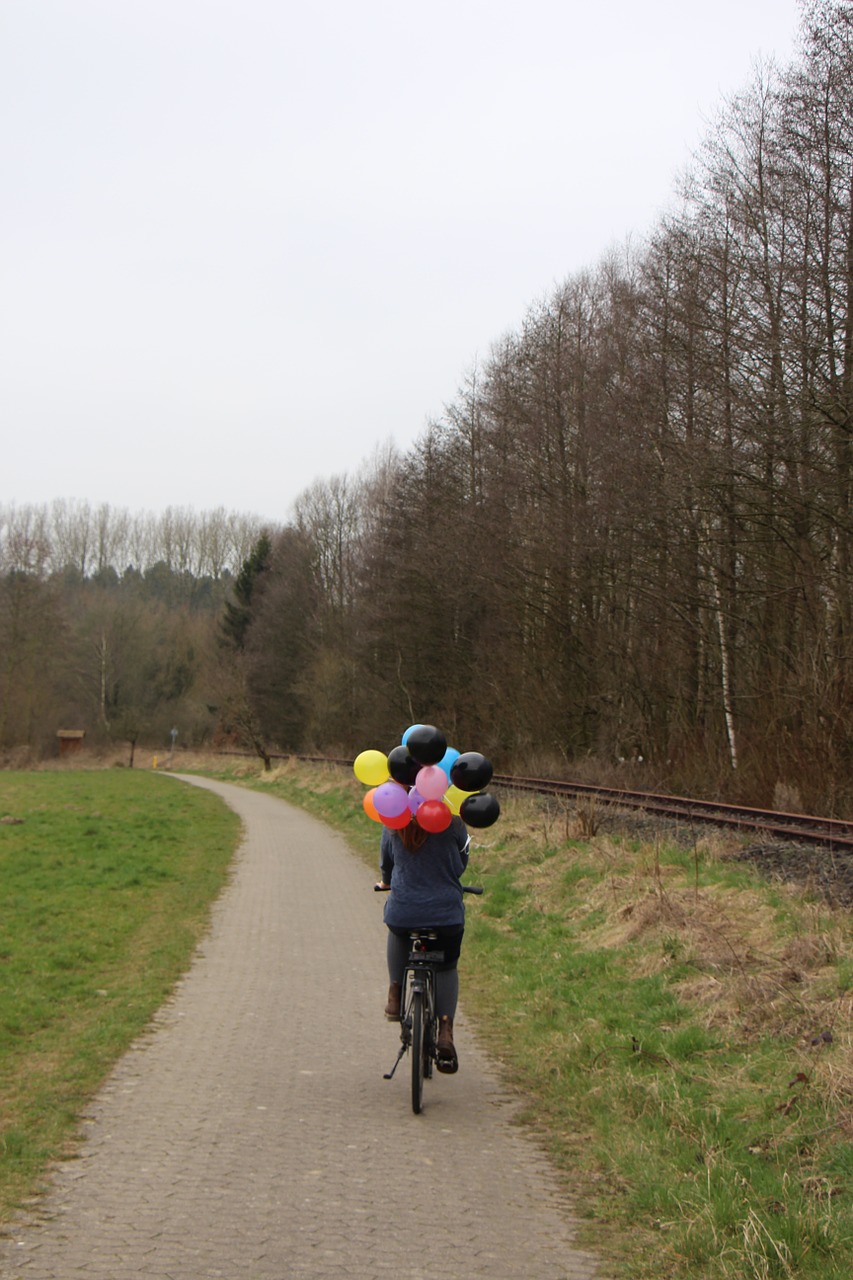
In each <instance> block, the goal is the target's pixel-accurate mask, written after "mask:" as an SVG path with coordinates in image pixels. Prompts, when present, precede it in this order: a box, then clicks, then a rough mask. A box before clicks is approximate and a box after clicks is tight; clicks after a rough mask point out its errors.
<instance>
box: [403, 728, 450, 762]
mask: <svg viewBox="0 0 853 1280" xmlns="http://www.w3.org/2000/svg"><path fill="white" fill-rule="evenodd" d="M406 750H407V751H408V752H409V755H412V756H414V757H415V759H416V760H417V761H419V762H420V763H421V764H438V762H439V760H442V759H443V758H444V753H445V752H446V750H447V739H446V738H445V736H444V734H443V733H440V732H439V730H438V729H436V727H435V725H432V724H418V725H415V727H414V729H412V731H411V733H410V734H409V736H408V738H407V739H406Z"/></svg>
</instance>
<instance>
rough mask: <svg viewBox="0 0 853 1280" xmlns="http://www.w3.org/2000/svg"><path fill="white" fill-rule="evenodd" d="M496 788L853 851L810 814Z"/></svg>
mask: <svg viewBox="0 0 853 1280" xmlns="http://www.w3.org/2000/svg"><path fill="white" fill-rule="evenodd" d="M218 754H220V755H250V754H251V753H250V752H243V751H224V752H219V753H218ZM270 759H272V760H286V759H295V760H304V761H305V762H306V763H310V764H334V765H342V766H346V767H347V768H352V760H348V759H344V758H341V757H337V756H303V755H292V756H285V755H276V754H272V755H271V756H270ZM492 782H493V783H495V784H497V785H498V786H500V787H505V788H506V789H507V790H508V791H527V792H534V793H536V794H537V795H546V796H558V797H563V798H565V799H570V800H587V801H589V802H590V803H595V804H606V805H613V806H614V807H618V808H621V809H636V810H638V811H642V812H644V813H648V814H657V815H658V816H659V817H662V818H670V819H673V820H679V819H681V820H682V821H686V822H703V823H707V824H708V826H716V827H734V828H737V829H738V830H740V831H754V832H756V834H758V835H763V836H765V837H768V836H773V837H775V838H777V839H779V840H788V841H793V842H794V843H804V844H815V845H821V846H823V847H824V848H831V849H838V850H840V851H844V850H848V849H849V850H851V851H853V822H844V821H841V820H839V819H837V818H819V817H813V816H811V815H810V814H805V813H780V812H777V811H776V810H773V809H753V808H750V807H749V806H747V805H734V804H721V803H719V802H718V801H716V800H697V799H694V798H692V797H689V796H670V795H661V794H657V793H655V792H653V791H628V790H625V789H623V788H621V787H597V786H592V785H591V784H589V783H583V782H561V781H558V780H556V779H553V778H519V777H514V776H512V775H509V774H499V773H496V774H495V775H494V776H493V778H492Z"/></svg>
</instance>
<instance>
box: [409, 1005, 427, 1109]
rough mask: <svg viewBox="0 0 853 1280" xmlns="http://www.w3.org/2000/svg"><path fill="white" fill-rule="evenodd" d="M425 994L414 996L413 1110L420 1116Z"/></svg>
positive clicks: (422, 1082)
mask: <svg viewBox="0 0 853 1280" xmlns="http://www.w3.org/2000/svg"><path fill="white" fill-rule="evenodd" d="M424 1048H425V1043H424V993H423V992H422V991H416V992H415V993H414V994H413V996H412V1048H411V1054H412V1110H413V1111H414V1113H415V1115H419V1114H420V1111H421V1109H422V1107H423V1105H424Z"/></svg>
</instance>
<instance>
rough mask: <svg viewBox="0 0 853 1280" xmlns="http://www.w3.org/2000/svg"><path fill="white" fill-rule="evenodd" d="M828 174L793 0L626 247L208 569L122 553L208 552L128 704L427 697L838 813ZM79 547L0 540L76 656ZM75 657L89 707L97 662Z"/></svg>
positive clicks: (847, 569)
mask: <svg viewBox="0 0 853 1280" xmlns="http://www.w3.org/2000/svg"><path fill="white" fill-rule="evenodd" d="M852 191H853V7H851V6H849V5H847V4H843V3H840V2H838V0H815V2H814V3H807V4H806V5H804V7H803V27H802V43H801V51H800V54H799V56H798V58H797V60H796V62H795V63H794V64H793V65H791V66H790V67H787V68H781V69H780V68H772V67H763V68H761V69H759V70H758V71H757V72H756V75H755V79H754V81H753V83H752V84H751V85H750V86H748V87H747V88H746V89H745V90H744V91H743V92H742V93H741V94H739V95H738V96H737V97H735V98H734V99H733V100H732V101H730V102H728V103H727V104H726V105H725V107H724V109H723V110H722V112H721V114H720V117H719V120H718V122H717V124H716V126H715V127H714V128H713V130H712V131H711V132H710V134H709V136H708V138H707V139H706V142H705V145H704V147H703V149H702V151H701V153H700V154H699V155H698V156H697V158H696V160H695V163H694V164H693V166H692V169H691V172H690V173H689V175H687V176H686V177H685V179H684V182H683V183H682V185H681V188H680V190H679V192H678V199H677V204H676V207H675V208H674V209H673V211H672V212H671V213H670V214H669V215H668V216H667V217H665V218H663V219H662V220H661V222H660V224H659V225H658V227H657V228H656V229H655V231H654V233H653V234H652V235H651V236H650V237H649V238H648V240H647V242H646V243H645V244H643V245H642V246H638V247H636V248H634V249H632V250H626V251H625V252H624V253H622V254H619V255H617V254H615V253H614V254H612V255H610V256H609V257H608V258H607V259H606V260H604V261H603V262H601V263H600V264H599V265H598V266H596V267H595V268H591V269H590V270H589V271H586V272H583V273H580V274H579V275H577V276H575V277H572V278H570V279H569V280H567V281H566V282H565V283H564V284H563V285H561V286H560V287H559V288H557V289H555V290H554V292H553V293H552V294H551V296H549V297H546V298H544V299H542V300H541V301H540V302H539V303H537V304H536V305H535V306H533V307H531V309H530V311H529V312H528V314H527V315H526V316H525V317H524V319H523V321H522V323H521V325H520V326H519V328H518V330H517V331H516V332H512V333H509V334H507V335H505V336H504V337H503V338H502V339H500V340H499V341H497V342H496V343H495V344H494V346H493V348H492V350H491V352H490V354H489V356H488V358H487V359H485V360H484V361H483V362H482V364H481V365H479V366H478V367H477V368H475V369H473V370H471V371H470V373H469V374H468V376H467V377H466V378H465V379H464V382H463V385H462V387H461V389H460V391H459V394H458V396H457V398H456V399H455V401H454V402H453V403H452V404H450V405H449V406H448V407H447V409H446V411H445V413H444V414H443V416H442V417H441V419H440V420H438V421H436V422H434V423H433V424H432V425H431V427H430V428H429V429H428V430H427V431H426V432H425V433H424V435H423V436H422V438H421V439H420V440H419V441H418V442H417V444H416V445H415V446H414V447H413V448H412V449H410V450H409V451H407V452H406V453H405V454H398V453H396V452H395V451H394V450H393V449H391V448H389V449H388V450H387V451H386V452H385V453H384V454H382V455H378V456H377V457H375V458H373V459H372V460H371V461H370V462H369V463H367V464H366V465H365V467H364V468H363V470H362V471H361V472H360V473H359V474H358V475H357V476H355V477H348V476H338V477H334V478H332V479H331V480H328V481H321V482H318V483H317V484H315V485H314V486H313V487H312V488H311V489H310V490H309V491H308V492H306V493H305V494H303V495H302V497H301V499H300V500H299V502H298V503H297V504H296V508H295V513H294V516H293V518H292V519H291V520H290V521H289V522H288V523H287V524H285V525H284V526H283V527H281V528H279V529H277V530H267V531H265V532H264V533H263V536H259V534H260V531H259V530H257V529H256V530H254V531H253V532H254V534H255V536H254V540H253V542H252V545H251V549H250V550H248V551H247V549H246V547H245V545H244V546H242V547H241V549H240V552H239V555H240V556H241V557H242V558H241V559H240V563H239V567H238V564H237V559H236V558H235V557H234V555H233V553H231V554H232V558H231V559H230V560H229V559H228V557H221V558H220V559H219V560H216V558H208V559H205V558H204V557H202V556H200V555H199V554H198V553H197V551H196V552H194V553H193V554H195V555H196V558H195V559H193V558H192V556H191V555H189V554H186V555H185V554H184V553H183V552H178V551H177V550H175V549H174V548H175V547H176V546H177V545H178V544H177V543H176V542H175V540H174V538H173V539H172V541H171V542H169V547H170V550H169V552H168V553H166V552H164V551H162V550H161V551H158V552H157V553H156V555H155V558H154V560H153V563H151V562H150V561H149V560H146V561H145V564H146V566H147V567H146V568H144V569H142V570H141V572H143V573H147V572H149V570H150V569H153V568H154V565H156V564H158V563H160V562H162V564H163V565H165V566H166V568H167V569H168V572H169V573H172V574H178V575H189V578H190V579H192V578H194V577H204V576H209V577H210V578H211V580H212V581H214V582H216V583H218V584H219V585H220V587H222V586H223V582H224V570H225V568H226V566H228V567H229V569H230V571H231V572H232V574H234V577H233V579H232V580H231V581H230V582H229V583H228V592H227V593H225V592H224V591H223V592H222V594H221V596H220V597H218V598H214V597H215V593H213V594H212V595H211V600H210V606H209V609H208V612H207V613H206V614H204V615H202V614H200V613H199V612H198V611H196V613H195V614H193V612H192V611H191V609H190V608H189V606H188V604H187V602H186V600H184V601H183V602H180V601H179V602H175V603H171V602H170V603H168V604H163V605H162V606H161V607H162V609H163V610H164V613H163V615H162V619H161V625H158V626H156V627H154V628H153V633H152V635H151V636H150V643H151V644H153V645H154V658H152V663H153V667H152V669H153V670H154V671H155V673H156V679H155V680H154V683H153V685H152V686H151V687H152V688H153V689H154V690H155V691H156V696H157V698H159V699H161V700H163V705H164V706H165V707H166V708H169V706H170V701H169V700H170V699H172V700H173V704H174V705H177V704H179V703H180V701H181V700H182V699H183V701H184V703H185V705H187V706H188V707H189V706H190V705H192V706H193V707H194V708H195V712H196V714H195V718H193V716H192V715H191V716H189V718H188V720H187V723H188V724H190V725H195V729H194V730H193V731H194V732H198V733H202V732H205V733H212V732H213V731H214V729H215V730H217V731H218V732H219V733H220V734H226V735H230V736H231V737H232V738H236V737H240V738H242V739H243V740H244V741H251V742H252V743H253V744H254V745H255V747H256V749H259V750H260V751H261V752H263V750H264V748H265V746H266V748H269V746H271V745H275V746H277V747H279V748H284V749H297V750H298V749H302V750H307V749H318V750H328V751H331V752H335V753H340V752H344V751H346V752H352V751H357V750H360V749H362V748H363V747H367V746H384V745H386V744H387V746H388V747H390V746H391V745H393V743H394V741H395V735H397V734H398V733H399V731H400V730H401V729H403V728H405V727H406V725H407V724H409V723H411V722H412V721H413V720H423V719H427V720H429V721H431V722H434V723H436V724H439V725H440V727H441V728H442V729H444V730H445V731H446V732H447V733H448V734H449V735H450V737H451V740H452V741H453V743H454V745H456V746H457V747H458V748H459V749H460V750H465V749H477V750H482V751H485V752H487V753H488V754H491V755H493V756H494V757H495V758H496V759H497V760H498V762H499V764H500V766H501V767H502V769H504V770H505V771H507V772H510V771H513V770H514V771H517V772H532V771H534V770H535V769H537V768H539V767H541V768H553V767H554V765H555V763H556V764H559V763H560V762H562V764H563V766H564V767H566V768H571V769H575V770H576V769H578V768H579V767H580V764H581V762H582V761H587V762H596V764H595V767H597V768H598V769H602V768H604V767H605V766H606V767H618V764H619V762H620V761H622V760H624V761H626V762H628V761H634V762H637V763H636V767H637V768H642V769H643V770H644V771H645V776H647V777H648V779H649V780H650V781H654V782H655V783H656V784H657V785H668V786H671V787H672V788H678V789H681V790H695V791H698V792H702V793H717V794H721V795H724V796H730V797H734V796H737V797H739V798H743V799H750V800H753V801H754V802H756V803H757V802H761V803H767V804H772V803H774V802H776V803H779V804H784V805H791V806H793V805H798V804H801V805H803V806H805V807H806V808H814V809H818V808H821V809H824V810H829V811H833V812H836V813H840V812H844V811H847V810H850V809H851V807H853V772H852V771H851V764H853V200H851V192H852ZM131 523H132V522H131ZM202 541H203V540H202ZM96 542H97V540H96ZM4 545H5V544H4ZM152 545H153V544H152ZM156 545H157V546H159V547H161V548H162V546H163V545H164V544H163V542H162V540H161V542H159V543H157V544H156ZM4 554H5V552H4ZM205 555H208V553H207V552H205ZM129 562H130V563H134V564H136V563H137V562H138V557H131V558H130V561H129ZM118 563H121V559H119V561H118ZM68 564H72V565H75V566H77V567H79V568H80V573H81V576H82V579H83V581H82V582H81V583H78V584H77V586H76V587H74V588H73V589H72V585H71V584H69V583H68V581H67V575H66V577H65V579H63V582H62V583H60V584H57V580H56V575H57V574H60V575H61V574H62V573H63V566H66V565H68ZM106 564H109V565H111V566H113V567H116V565H117V561H116V556H115V555H114V554H113V553H112V552H109V553H105V554H104V555H103V556H102V555H101V553H100V550H97V551H96V550H92V551H91V552H90V559H89V560H88V561H86V562H85V564H84V562H83V561H82V560H81V558H80V556H79V555H74V556H70V555H68V554H66V553H65V552H62V553H61V554H60V553H57V555H56V556H55V557H54V558H53V559H50V558H46V559H44V560H42V561H39V562H37V563H36V562H27V563H20V562H17V563H16V564H15V565H12V566H11V569H12V572H10V563H9V562H8V561H4V565H5V571H6V578H5V586H4V592H5V596H4V599H3V606H2V607H3V611H4V612H3V615H2V617H3V622H2V626H3V628H4V631H5V632H6V633H9V628H10V626H11V623H10V618H11V616H12V615H11V613H10V605H9V600H10V599H13V598H14V594H15V592H16V591H21V590H24V589H26V590H32V591H33V593H34V599H35V598H36V596H38V598H39V599H41V598H42V596H41V594H40V593H41V592H42V591H48V595H47V596H45V597H44V599H45V600H46V599H51V600H52V601H53V603H52V605H51V607H53V608H57V609H59V613H58V615H57V617H58V619H59V621H58V622H57V623H55V625H54V627H52V628H51V627H43V628H42V630H41V635H42V636H43V637H44V636H51V635H55V634H57V631H56V628H57V627H61V626H65V627H68V626H69V625H72V624H73V625H72V630H73V629H74V627H76V632H75V634H76V635H77V638H78V642H79V639H80V637H81V636H82V637H87V638H88V639H87V642H88V644H89V645H90V651H89V657H90V659H91V647H92V646H94V649H95V651H96V652H97V651H98V646H99V645H102V643H103V635H104V628H103V627H102V626H101V625H100V624H97V625H96V624H95V621H94V619H95V615H96V613H97V610H98V608H102V609H103V608H105V604H106V602H107V601H109V602H111V603H115V602H117V601H118V599H119V597H118V595H116V594H115V591H114V590H113V589H112V588H110V589H107V590H102V591H101V595H100V596H99V595H98V594H97V592H96V591H95V590H94V582H93V578H94V576H96V574H97V573H98V572H100V571H101V570H102V568H103V567H104V565H106ZM214 565H217V566H218V567H217V568H216V569H214ZM116 572H117V574H119V577H120V580H122V581H123V573H124V571H123V570H122V571H120V570H119V569H118V568H116ZM114 586H115V584H114ZM51 587H52V588H53V589H54V594H53V595H52V596H51V595H50V594H49V588H51ZM60 588H61V589H60ZM63 591H64V592H65V595H64V596H63ZM75 592H76V594H75ZM60 604H61V605H62V607H61V608H60V607H59V606H60ZM45 607H46V606H45ZM202 616H203V617H204V620H205V626H206V628H207V630H206V631H205V635H204V643H203V644H202V638H201V636H200V634H197V633H196V632H195V631H193V629H194V628H198V627H199V626H201V622H202ZM152 618H153V614H152V613H151V611H150V610H146V611H145V612H144V615H143V616H142V617H141V618H140V622H139V628H140V630H144V629H145V628H146V627H147V626H148V625H149V624H150V623H151V622H152ZM69 619H70V620H71V621H69ZM170 628H171V630H170ZM12 630H14V628H12ZM190 632H193V635H192V639H193V644H192V651H193V654H194V655H195V656H194V657H193V659H192V660H191V661H190V659H189V657H188V656H187V647H186V646H187V645H188V643H189V638H190ZM167 633H168V634H169V636H170V637H172V638H171V639H170V640H169V641H168V642H166V641H165V640H164V636H165V635H166V634H167ZM16 634H23V632H18V633H16ZM5 644H6V642H5V640H4V645H5ZM182 645H183V646H184V647H183V648H182V647H181V646H182ZM5 651H6V652H8V648H6V649H5ZM19 652H20V650H19ZM23 652H24V653H25V654H26V655H27V658H26V661H27V662H34V667H33V670H34V671H38V672H39V673H42V672H44V670H45V669H46V663H45V661H44V660H43V659H40V658H37V657H36V658H35V659H34V658H33V646H32V645H29V646H27V645H25V646H24V649H23ZM146 652H147V650H146ZM202 652H203V653H204V654H205V657H204V660H203V661H202V660H200V659H199V657H198V655H199V654H200V653H202ZM181 654H183V657H181V656H180V655H181ZM155 659H156V660H155ZM50 669H51V670H53V667H52V665H50ZM97 675H98V668H97V664H96V665H95V667H94V669H90V671H89V675H88V685H87V688H88V690H89V698H90V701H89V703H88V704H86V705H87V706H90V707H91V706H92V705H93V704H92V701H91V699H92V697H94V698H95V702H94V705H95V706H96V707H97V708H98V709H99V710H100V711H101V712H102V713H103V714H102V715H101V722H102V723H103V722H104V721H106V722H109V723H110V724H111V731H113V730H112V726H113V724H114V723H115V722H114V721H111V720H110V713H111V711H113V709H114V708H115V707H117V706H119V705H120V703H121V699H122V696H123V695H122V693H121V684H120V682H119V684H118V685H117V686H116V687H115V688H113V686H112V685H111V684H110V681H109V680H107V681H106V685H107V686H108V688H110V689H113V693H111V694H110V695H109V696H107V695H104V694H103V693H102V691H99V687H98V683H97V679H96V677H97ZM0 678H3V679H5V680H6V684H5V685H4V686H3V688H4V689H5V690H6V692H5V693H4V694H3V697H4V703H3V705H4V706H5V705H6V704H7V703H8V702H9V692H8V691H9V688H10V685H9V669H8V668H7V670H6V672H5V674H4V676H3V677H0ZM37 683H38V682H37ZM60 686H61V687H62V688H63V689H64V690H65V691H66V694H67V688H68V686H67V684H66V685H63V684H62V682H60ZM16 696H17V695H16ZM140 696H141V695H140ZM152 697H153V695H152ZM50 705H51V708H52V711H51V715H52V718H53V719H55V718H56V714H57V712H56V705H57V704H56V703H55V702H51V704H50ZM76 705H78V706H79V707H80V715H81V716H82V715H83V714H84V706H83V704H80V703H78V704H76ZM152 705H153V704H152ZM21 714H22V709H21V708H18V709H17V710H16V711H15V714H14V715H12V714H11V713H10V714H9V715H7V716H6V718H5V720H4V721H3V724H2V727H1V728H0V731H2V734H3V740H4V741H6V742H7V743H12V742H20V741H25V740H26V738H27V733H28V732H30V731H31V728H28V724H27V721H26V719H22V718H21ZM164 714H165V715H166V718H167V719H168V716H169V715H170V714H171V711H167V712H166V713H164ZM36 720H38V717H36ZM36 720H33V721H32V723H33V724H35V723H36ZM38 722H39V723H42V724H43V723H44V718H43V717H42V719H41V720H40V721H38ZM162 723H163V724H165V720H162ZM640 760H642V765H640V764H639V761H640ZM586 767H592V765H587V766H586ZM625 767H627V765H626V766H625Z"/></svg>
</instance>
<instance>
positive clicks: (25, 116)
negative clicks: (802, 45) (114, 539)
mask: <svg viewBox="0 0 853 1280" xmlns="http://www.w3.org/2000/svg"><path fill="white" fill-rule="evenodd" d="M798 25H799V9H798V5H797V2H796V0H715V3H714V4H713V5H710V4H699V3H692V2H691V0H645V3H643V4H638V3H637V0H599V3H598V4H590V3H589V0H583V3H581V2H580V0H431V3H430V4H428V5H415V4H411V3H409V4H406V3H402V2H401V0H313V3H312V0H303V2H302V3H300V4H295V3H292V2H291V0H239V2H238V0H0V429H2V441H3V453H2V457H0V503H10V502H15V503H18V504H23V503H29V502H36V503H41V502H49V501H51V500H52V499H54V498H66V499H78V500H85V501H89V502H91V503H96V504H99V503H101V502H108V503H110V504H111V505H113V506H118V507H128V508H130V509H131V510H133V511H143V510H151V511H162V510H163V509H164V508H165V507H166V506H168V505H184V506H190V507H194V508H195V509H196V510H199V511H203V510H208V509H211V508H213V507H217V506H220V505H221V506H224V507H226V508H227V509H228V510H234V511H245V512H252V513H255V514H257V515H259V516H262V517H264V518H268V519H272V520H274V521H284V520H285V519H286V518H287V516H288V514H289V512H290V510H291V505H292V503H293V500H294V499H295V498H296V497H297V496H298V495H299V494H300V493H301V492H302V491H303V490H304V489H305V488H306V487H307V486H308V485H310V484H311V483H312V482H313V481H314V480H315V479H328V478H329V477H331V476H332V475H335V474H340V473H341V472H353V471H355V470H357V468H358V467H359V465H360V463H361V462H362V461H364V460H365V459H366V458H367V457H369V456H370V455H371V454H372V452H373V450H374V448H375V447H376V446H377V445H380V444H382V443H383V442H384V441H387V440H388V439H393V440H394V441H396V442H397V444H398V445H399V446H400V447H401V448H403V449H405V448H407V447H408V446H409V445H410V444H411V442H412V441H413V440H414V439H416V437H417V436H418V435H419V434H420V433H421V432H422V431H423V429H424V427H425V426H426V424H427V422H428V420H429V419H430V418H435V417H437V416H440V414H441V412H442V409H443V406H444V405H445V404H447V403H449V402H450V401H452V400H453V399H454V397H455V394H456V391H457V389H458V387H459V385H460V384H461V382H462V380H463V378H464V375H465V372H466V371H467V370H468V369H469V368H470V367H471V366H472V364H473V363H474V361H475V360H476V359H477V358H478V357H480V358H483V357H485V356H487V355H488V352H489V348H490V346H491V344H492V343H493V342H494V341H496V340H497V339H498V338H500V336H501V335H502V334H503V333H505V332H506V331H507V330H511V329H516V328H517V327H518V326H519V325H520V323H521V321H522V319H523V317H524V314H525V312H526V310H527V308H528V307H529V306H530V305H531V304H532V303H534V302H535V301H536V300H537V299H538V298H541V297H542V296H544V295H547V294H548V293H550V292H551V290H552V289H553V288H554V286H555V285H557V284H558V283H559V282H561V281H562V280H564V279H565V278H566V277H568V276H570V275H572V274H573V273H575V272H577V271H579V270H582V269H584V268H585V267H591V266H594V265H595V264H596V263H597V262H598V260H599V259H600V258H601V256H602V255H603V254H604V253H605V252H606V251H607V250H608V248H610V247H612V246H613V245H614V244H619V243H621V242H623V241H624V240H625V239H626V238H627V237H630V236H633V237H642V235H643V233H644V232H646V231H647V230H649V228H650V227H651V226H653V225H654V223H655V222H656V221H657V219H658V218H659V217H660V215H661V212H662V211H663V210H664V209H665V208H666V206H667V204H668V203H669V202H670V200H671V198H672V194H673V191H674V184H675V179H676V176H677V174H678V172H679V171H680V170H681V169H682V168H683V167H684V166H685V165H686V164H687V163H688V162H689V159H690V155H691V152H692V151H693V149H694V148H695V147H696V146H697V145H698V143H699V141H700V140H701V137H702V135H703V133H704V132H705V130H706V128H707V124H708V122H709V121H711V120H712V119H713V117H714V115H715V113H716V112H717V110H718V109H719V107H720V105H721V103H722V99H723V97H724V95H726V94H729V93H731V92H733V91H735V90H737V89H738V88H742V87H743V86H744V85H745V84H746V83H747V82H748V81H749V79H750V77H751V75H752V70H753V66H754V64H755V61H756V59H757V58H759V57H764V58H770V57H775V58H776V59H777V60H778V61H779V62H781V63H783V64H784V63H786V62H788V61H789V60H790V58H791V57H792V56H793V52H794V48H795V41H796V36H797V28H798Z"/></svg>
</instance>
